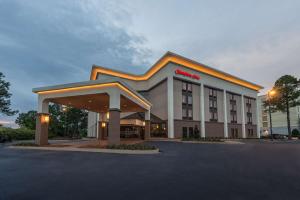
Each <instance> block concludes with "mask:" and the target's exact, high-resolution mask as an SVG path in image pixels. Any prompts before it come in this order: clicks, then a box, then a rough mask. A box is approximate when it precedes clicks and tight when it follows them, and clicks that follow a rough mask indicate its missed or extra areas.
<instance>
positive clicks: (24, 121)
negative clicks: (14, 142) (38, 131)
mask: <svg viewBox="0 0 300 200" xmlns="http://www.w3.org/2000/svg"><path fill="white" fill-rule="evenodd" d="M36 115H37V112H36V111H35V110H30V111H28V112H27V113H20V114H19V116H18V117H17V119H16V121H15V122H16V124H18V125H19V126H20V127H22V128H28V129H31V130H35V124H36Z"/></svg>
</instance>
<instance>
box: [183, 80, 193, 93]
mask: <svg viewBox="0 0 300 200" xmlns="http://www.w3.org/2000/svg"><path fill="white" fill-rule="evenodd" d="M182 90H183V91H188V92H192V84H191V83H187V82H182Z"/></svg>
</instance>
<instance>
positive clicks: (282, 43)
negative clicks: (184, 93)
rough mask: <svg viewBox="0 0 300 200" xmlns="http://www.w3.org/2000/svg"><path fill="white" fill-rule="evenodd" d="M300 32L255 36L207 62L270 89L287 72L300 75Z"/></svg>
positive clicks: (209, 58)
mask: <svg viewBox="0 0 300 200" xmlns="http://www.w3.org/2000/svg"><path fill="white" fill-rule="evenodd" d="M298 52H300V32H282V33H280V34H275V35H273V36H266V37H265V38H258V39H254V40H252V41H251V42H249V44H248V45H243V46H241V47H240V48H229V49H226V50H223V51H222V52H218V53H216V54H215V55H212V56H210V57H208V58H207V59H206V60H205V62H206V63H207V64H209V65H212V66H218V68H220V69H222V70H223V71H227V72H231V73H233V74H235V75H237V76H240V77H243V78H245V79H246V80H254V81H255V82H257V83H259V84H262V85H264V86H265V87H266V88H265V90H263V91H262V92H265V91H266V90H268V89H270V88H271V87H272V86H273V84H274V82H275V80H276V79H278V78H279V77H280V76H282V75H285V74H290V75H296V76H297V75H299V74H300V67H299V63H300V57H299V55H298Z"/></svg>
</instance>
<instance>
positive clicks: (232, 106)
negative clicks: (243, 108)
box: [229, 94, 237, 123]
mask: <svg viewBox="0 0 300 200" xmlns="http://www.w3.org/2000/svg"><path fill="white" fill-rule="evenodd" d="M229 99H230V100H229V101H230V121H231V123H237V114H236V100H235V96H234V94H229Z"/></svg>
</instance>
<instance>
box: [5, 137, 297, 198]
mask: <svg viewBox="0 0 300 200" xmlns="http://www.w3.org/2000/svg"><path fill="white" fill-rule="evenodd" d="M150 143H151V144H154V145H156V146H158V147H159V148H160V149H161V150H162V153H160V154H158V155H116V154H102V153H87V152H53V151H39V150H20V149H7V148H4V146H1V147H0V199H1V200H2V199H100V198H101V199H164V200H165V199H172V200H173V199H251V200H252V199H299V198H300V143H298V142H292V143H285V142H276V143H271V142H257V141H253V142H246V144H243V145H237V144H235V145H229V144H183V143H177V142H150Z"/></svg>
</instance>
